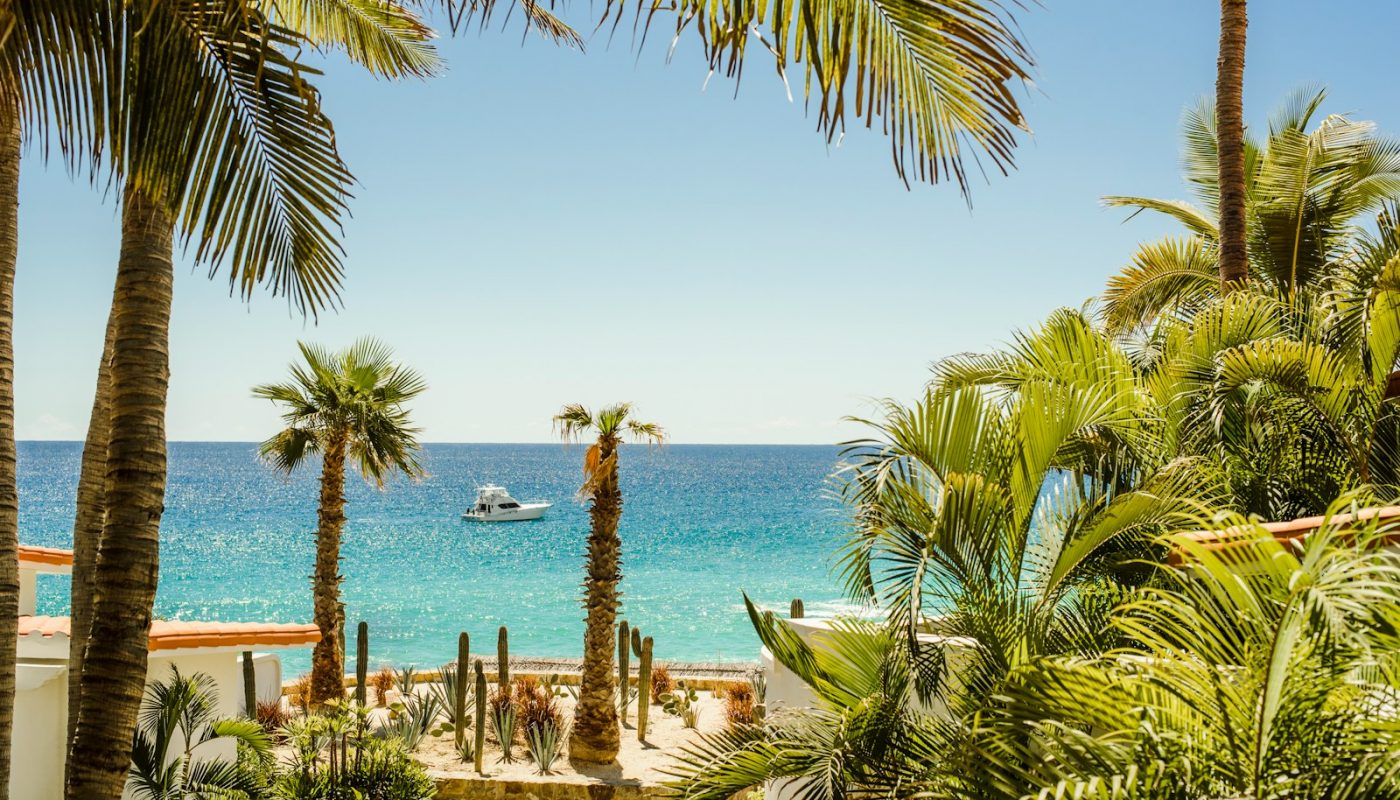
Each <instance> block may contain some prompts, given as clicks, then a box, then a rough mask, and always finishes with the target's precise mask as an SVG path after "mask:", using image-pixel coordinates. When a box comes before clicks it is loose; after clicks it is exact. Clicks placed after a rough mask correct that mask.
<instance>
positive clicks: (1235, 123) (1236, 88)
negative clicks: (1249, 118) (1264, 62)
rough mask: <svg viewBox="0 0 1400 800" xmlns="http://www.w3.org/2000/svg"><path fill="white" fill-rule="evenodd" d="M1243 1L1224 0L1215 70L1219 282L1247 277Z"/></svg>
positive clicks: (1241, 280) (1233, 282) (1223, 284)
mask: <svg viewBox="0 0 1400 800" xmlns="http://www.w3.org/2000/svg"><path fill="white" fill-rule="evenodd" d="M1247 27H1248V19H1247V17H1246V14H1245V0H1220V56H1219V59H1218V61H1217V62H1216V73H1215V118H1216V124H1217V125H1218V126H1219V136H1220V154H1219V164H1218V174H1219V180H1220V285H1221V287H1223V288H1225V289H1228V288H1229V287H1231V286H1232V285H1238V284H1242V283H1244V282H1245V281H1247V280H1249V254H1248V251H1247V249H1246V244H1245V242H1246V236H1247V233H1246V222H1245V207H1246V205H1247V204H1248V202H1249V201H1248V198H1247V195H1246V193H1245V157H1244V42H1245V31H1246V29H1247Z"/></svg>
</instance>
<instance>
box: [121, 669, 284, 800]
mask: <svg viewBox="0 0 1400 800" xmlns="http://www.w3.org/2000/svg"><path fill="white" fill-rule="evenodd" d="M217 705H218V695H217V691H216V689H215V684H214V680H213V679H212V678H210V677H209V676H208V675H205V674H204V673H195V674H193V675H183V674H181V672H180V670H179V669H177V668H176V667H174V666H171V668H170V675H169V676H168V677H167V678H165V679H164V680H159V681H156V682H155V683H152V684H151V685H150V687H149V688H147V690H146V697H145V699H144V701H143V702H142V703H141V715H140V724H139V727H138V728H137V731H136V738H135V741H133V742H132V745H131V768H130V771H129V773H128V777H127V789H128V790H129V791H130V792H131V793H132V796H133V797H136V798H139V799H140V800H187V799H188V800H194V798H204V797H220V796H241V795H236V793H237V792H245V793H247V794H249V795H254V794H256V793H257V792H259V791H261V790H262V789H263V788H264V787H263V786H262V782H261V778H260V776H259V775H257V774H256V773H254V772H251V771H248V770H245V769H243V768H241V767H240V766H239V764H238V763H237V762H234V761H225V760H222V759H218V758H213V757H209V756H205V755H200V754H199V753H198V751H199V750H200V748H204V747H205V746H206V745H208V744H210V743H211V742H216V741H230V740H232V741H236V742H238V743H239V744H241V745H244V746H246V747H248V748H250V749H251V750H252V751H253V752H254V753H256V754H257V755H258V756H264V755H266V754H268V753H269V752H270V751H271V749H272V743H271V740H269V738H268V736H267V734H266V733H265V732H264V731H263V729H262V726H261V725H259V724H258V723H257V722H256V721H254V720H250V719H241V718H229V719H222V718H219V717H217V716H216V715H215V713H214V709H215V708H216V706H217ZM177 748H178V749H177Z"/></svg>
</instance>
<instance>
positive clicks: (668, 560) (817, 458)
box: [19, 442, 847, 674]
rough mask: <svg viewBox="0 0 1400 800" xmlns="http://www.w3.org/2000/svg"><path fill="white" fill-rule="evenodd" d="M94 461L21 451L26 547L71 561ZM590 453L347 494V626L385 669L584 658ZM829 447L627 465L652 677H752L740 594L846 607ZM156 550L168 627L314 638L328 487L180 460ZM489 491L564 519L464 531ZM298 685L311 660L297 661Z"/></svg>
mask: <svg viewBox="0 0 1400 800" xmlns="http://www.w3.org/2000/svg"><path fill="white" fill-rule="evenodd" d="M81 449H82V447H81V444H80V443H77V442H21V443H20V445H19V466H20V536H21V540H22V541H23V542H25V543H26V544H41V545H51V546H63V547H66V546H69V544H70V543H71V541H72V524H73V494H74V491H75V487H76V484H77V471H78V460H79V456H80V454H81ZM582 458H583V449H582V448H581V447H571V448H567V449H566V448H563V447H561V446H559V445H489V444H471V445H465V444H464V445H451V444H436V445H428V446H427V449H426V459H425V463H426V466H427V468H428V470H429V472H430V477H428V478H427V479H425V480H423V481H422V482H419V483H407V482H403V481H400V482H397V483H395V484H392V485H391V486H390V487H389V488H388V489H387V490H386V491H384V492H379V491H377V490H375V489H373V488H370V487H368V486H366V485H365V484H364V483H363V482H361V481H359V480H358V479H354V480H351V481H350V482H349V485H348V486H347V489H348V492H347V494H348V497H349V507H348V509H347V517H348V522H347V523H346V529H345V537H344V547H343V556H344V562H343V565H342V573H343V574H344V576H345V582H344V585H343V589H344V596H345V602H346V614H347V619H348V620H350V621H351V623H352V624H353V623H354V622H355V621H358V620H362V619H363V620H367V621H368V622H369V624H370V631H371V636H370V640H371V647H370V655H371V660H372V662H375V663H377V662H381V661H383V662H392V663H396V664H407V663H414V664H418V665H435V664H438V663H441V662H444V661H447V660H449V659H451V658H453V657H454V656H455V654H456V640H457V633H458V631H462V630H465V631H467V632H469V633H470V634H471V635H472V639H473V649H474V650H478V651H479V650H482V649H484V648H489V647H494V642H495V632H496V628H497V626H499V625H508V626H509V627H510V632H511V650H512V652H513V653H517V654H521V655H539V656H577V655H579V654H580V650H581V647H582V641H583V618H582V611H581V607H580V604H579V594H580V588H579V582H580V579H581V577H582V568H583V552H584V540H585V537H586V536H587V532H588V515H587V513H586V511H585V509H584V507H583V506H581V505H579V504H578V503H577V502H575V501H574V499H573V497H574V491H575V489H576V488H577V486H578V482H579V472H580V464H581V461H582ZM835 460H836V449H835V448H833V447H817V446H813V447H799V446H764V445H755V446H728V445H715V446H710V445H673V446H669V447H667V448H665V449H664V450H661V451H654V452H653V451H648V450H647V449H646V448H644V447H640V446H629V447H627V448H625V449H624V450H623V453H622V487H623V492H624V498H625V506H624V510H623V516H622V524H621V535H622V541H623V575H624V577H623V583H622V589H623V611H622V613H623V615H624V616H625V617H626V618H627V619H629V620H630V621H631V622H632V623H633V624H634V625H640V626H641V627H642V628H643V629H644V630H645V631H646V633H647V634H649V635H651V636H653V637H654V638H655V641H656V652H657V657H658V658H661V659H678V660H752V659H754V658H756V656H757V640H756V639H755V637H754V635H753V632H752V630H751V628H750V627H749V624H748V620H747V618H746V616H745V614H744V612H743V599H742V596H741V594H740V591H741V590H743V591H747V592H748V593H749V594H750V596H752V597H753V598H754V599H755V600H757V601H759V602H760V603H761V604H765V605H770V606H773V607H782V608H786V606H787V602H788V600H789V599H790V598H792V597H801V598H803V600H804V602H805V604H806V606H807V609H808V611H809V613H814V612H820V611H822V610H823V609H829V608H831V607H835V606H838V605H839V604H840V598H841V595H840V591H839V589H838V588H837V585H836V581H835V580H834V579H833V578H832V576H831V557H832V555H831V554H832V553H833V551H834V550H835V547H836V545H837V544H838V543H839V541H840V537H841V535H842V533H843V531H844V529H845V526H846V524H847V517H846V516H845V515H844V514H843V512H842V510H841V508H840V507H839V505H838V504H836V503H834V502H833V501H832V500H830V499H828V498H827V497H825V496H824V492H823V489H824V479H825V477H826V475H827V474H828V473H829V472H830V470H831V468H832V466H833V464H834V462H835ZM169 471H170V474H169V488H168V490H167V495H166V510H165V517H164V520H163V523H162V530H161V574H160V591H159V594H158V596H157V599H156V613H157V615H158V616H161V617H164V618H168V619H211V620H252V621H282V622H288V621H309V620H310V619H311V594H310V588H309V578H308V576H309V575H310V574H311V568H312V567H311V564H312V554H313V549H314V534H315V523H316V499H317V476H318V472H317V471H316V470H315V469H313V470H312V471H308V472H305V473H303V474H301V475H298V476H296V477H293V478H290V479H289V478H285V477H283V476H281V475H279V474H277V473H274V472H272V471H271V470H269V469H268V468H266V467H264V466H263V465H261V464H260V463H259V462H258V461H257V460H256V459H255V457H254V446H253V445H252V444H243V443H194V442H177V443H173V444H172V445H171V447H170V467H169ZM487 482H496V483H501V484H504V485H505V486H507V487H508V488H509V489H510V490H511V492H512V494H514V495H515V497H516V498H517V499H518V500H521V501H531V500H537V499H545V500H550V501H552V502H554V503H555V504H556V505H555V507H554V508H552V509H550V510H549V512H548V514H546V516H545V518H544V519H542V520H538V521H534V522H518V523H506V524H482V523H468V522H464V521H462V520H461V519H460V518H459V517H460V514H461V511H462V510H463V509H464V508H465V507H466V506H467V505H468V504H469V503H470V502H471V500H472V499H473V497H474V492H473V488H474V487H475V486H477V485H479V484H482V483H487ZM39 594H40V598H39V605H40V613H49V614H62V613H66V606H67V579H66V578H58V577H49V578H45V579H43V583H41V585H40V587H39ZM283 659H284V662H285V663H286V670H287V674H296V673H297V672H300V671H302V670H304V669H305V668H306V666H307V664H308V663H309V653H308V652H302V651H287V652H286V653H285V654H284V655H283Z"/></svg>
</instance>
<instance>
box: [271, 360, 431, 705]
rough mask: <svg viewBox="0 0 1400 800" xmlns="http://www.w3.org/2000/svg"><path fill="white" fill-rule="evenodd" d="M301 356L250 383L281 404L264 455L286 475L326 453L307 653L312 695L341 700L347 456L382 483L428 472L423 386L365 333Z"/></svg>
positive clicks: (367, 475)
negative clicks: (277, 378) (273, 375)
mask: <svg viewBox="0 0 1400 800" xmlns="http://www.w3.org/2000/svg"><path fill="white" fill-rule="evenodd" d="M299 347H300V348H301V355H302V358H303V359H304V360H305V362H306V363H305V364H293V365H292V367H291V372H292V380H291V381H290V382H288V383H274V384H264V385H262V386H256V387H254V388H253V396H254V397H259V398H262V399H265V400H271V401H272V402H274V403H278V404H280V405H281V406H283V407H284V412H283V414H282V419H283V421H284V422H286V423H287V427H286V428H284V429H283V430H282V431H280V432H279V433H278V434H277V435H276V436H273V437H272V438H270V439H268V440H267V441H265V442H263V443H262V446H261V447H260V448H259V453H260V454H261V456H262V458H263V460H264V461H266V462H267V463H268V464H271V465H272V466H273V467H275V468H277V469H279V470H281V471H283V472H287V473H291V472H293V471H295V470H296V469H297V468H298V467H300V466H302V465H303V464H305V463H307V459H308V458H309V457H311V456H315V455H320V456H321V500H320V504H319V506H318V508H317V514H316V520H317V525H316V569H315V573H314V575H313V576H312V579H311V590H312V595H313V598H314V606H315V619H316V625H317V627H319V628H320V629H321V640H320V641H319V642H317V644H316V649H315V650H314V651H313V652H312V655H311V699H312V701H313V702H315V703H316V704H318V705H319V704H322V703H325V702H326V701H328V700H343V699H344V698H345V640H344V636H345V630H344V629H345V607H344V604H342V603H341V601H340V582H341V580H342V578H341V575H340V541H341V536H342V533H343V531H344V528H345V464H346V461H347V459H348V460H350V461H352V462H353V463H354V464H355V466H356V467H358V468H359V471H360V474H361V475H362V476H363V477H364V479H365V480H366V481H370V482H372V483H374V484H375V485H377V486H379V487H380V488H383V486H384V482H385V480H386V479H387V478H388V477H389V476H390V475H391V474H392V473H403V474H404V475H407V476H409V477H410V478H417V477H419V476H421V475H422V474H423V468H422V467H421V466H420V465H419V463H418V458H417V453H418V449H419V446H418V441H417V439H416V438H415V437H416V436H417V434H418V429H417V428H414V427H412V423H411V422H410V420H409V416H408V410H407V408H405V406H406V404H407V403H408V402H409V401H410V400H412V399H413V398H415V397H417V396H418V395H419V394H421V393H422V392H423V391H424V390H425V389H426V388H427V385H426V384H425V383H424V382H423V379H422V378H421V377H419V375H418V373H416V372H414V371H413V370H411V369H408V368H407V367H404V366H403V365H401V364H396V363H395V362H394V360H393V352H392V351H391V350H389V348H388V347H385V346H384V345H383V344H381V343H379V342H377V341H375V340H373V339H361V340H359V341H357V342H355V343H354V344H353V345H351V346H350V347H349V348H346V349H345V350H342V351H340V352H338V353H331V352H328V351H326V350H324V349H322V348H320V347H317V346H316V345H312V344H307V343H305V342H302V343H300V345H299Z"/></svg>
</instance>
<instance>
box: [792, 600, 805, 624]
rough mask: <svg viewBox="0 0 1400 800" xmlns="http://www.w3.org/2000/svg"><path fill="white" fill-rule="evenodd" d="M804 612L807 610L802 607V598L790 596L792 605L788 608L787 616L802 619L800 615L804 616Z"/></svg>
mask: <svg viewBox="0 0 1400 800" xmlns="http://www.w3.org/2000/svg"><path fill="white" fill-rule="evenodd" d="M806 613H807V610H806V609H805V608H803V607H802V598H800V597H794V598H792V606H791V607H789V609H788V616H789V617H792V618H793V619H802V617H803V616H805V615H806Z"/></svg>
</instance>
